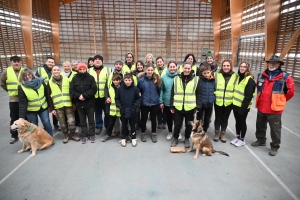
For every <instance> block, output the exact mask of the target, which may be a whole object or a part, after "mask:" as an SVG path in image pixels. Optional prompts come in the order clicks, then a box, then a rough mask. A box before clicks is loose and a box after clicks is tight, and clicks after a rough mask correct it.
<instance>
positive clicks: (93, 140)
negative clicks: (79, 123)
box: [90, 135, 96, 143]
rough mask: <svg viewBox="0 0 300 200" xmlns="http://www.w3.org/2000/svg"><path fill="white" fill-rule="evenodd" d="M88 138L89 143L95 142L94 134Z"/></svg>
mask: <svg viewBox="0 0 300 200" xmlns="http://www.w3.org/2000/svg"><path fill="white" fill-rule="evenodd" d="M90 140H91V143H95V142H96V140H95V136H94V135H92V136H90Z"/></svg>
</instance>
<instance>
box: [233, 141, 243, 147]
mask: <svg viewBox="0 0 300 200" xmlns="http://www.w3.org/2000/svg"><path fill="white" fill-rule="evenodd" d="M244 145H245V142H244V141H242V140H239V141H237V143H235V144H234V146H236V147H241V146H244Z"/></svg>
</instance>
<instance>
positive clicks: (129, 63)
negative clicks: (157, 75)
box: [123, 52, 136, 73]
mask: <svg viewBox="0 0 300 200" xmlns="http://www.w3.org/2000/svg"><path fill="white" fill-rule="evenodd" d="M134 70H136V66H135V63H134V56H133V53H131V52H128V53H127V54H126V56H125V63H124V64H123V72H124V73H126V72H128V73H130V72H132V71H134Z"/></svg>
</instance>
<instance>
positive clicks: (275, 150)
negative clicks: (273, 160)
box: [269, 149, 277, 156]
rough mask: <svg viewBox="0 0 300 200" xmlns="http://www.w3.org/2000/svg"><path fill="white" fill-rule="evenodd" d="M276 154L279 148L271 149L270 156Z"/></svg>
mask: <svg viewBox="0 0 300 200" xmlns="http://www.w3.org/2000/svg"><path fill="white" fill-rule="evenodd" d="M276 154H277V149H271V150H270V151H269V155H270V156H276Z"/></svg>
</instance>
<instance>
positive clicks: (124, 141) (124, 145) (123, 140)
mask: <svg viewBox="0 0 300 200" xmlns="http://www.w3.org/2000/svg"><path fill="white" fill-rule="evenodd" d="M121 146H122V147H126V140H125V139H122V140H121Z"/></svg>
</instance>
